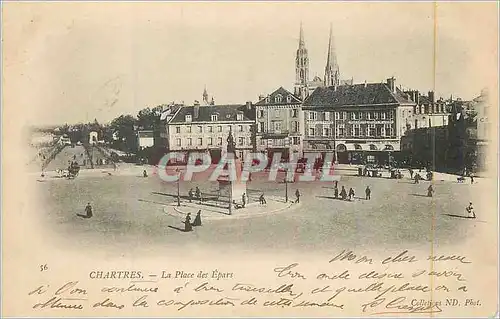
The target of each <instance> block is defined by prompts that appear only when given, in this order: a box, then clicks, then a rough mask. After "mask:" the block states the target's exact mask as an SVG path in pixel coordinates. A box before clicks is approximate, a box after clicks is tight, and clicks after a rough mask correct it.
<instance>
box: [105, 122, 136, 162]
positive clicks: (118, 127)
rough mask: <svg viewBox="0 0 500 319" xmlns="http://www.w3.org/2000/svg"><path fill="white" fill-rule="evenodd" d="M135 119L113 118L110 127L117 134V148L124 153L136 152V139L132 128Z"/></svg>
mask: <svg viewBox="0 0 500 319" xmlns="http://www.w3.org/2000/svg"><path fill="white" fill-rule="evenodd" d="M135 124H136V119H135V118H134V117H133V116H131V115H120V116H119V117H117V118H115V119H114V120H113V121H112V122H111V125H110V127H111V128H112V129H113V132H115V131H116V132H117V133H118V143H117V144H118V145H117V146H118V147H119V148H121V149H122V150H123V151H125V152H129V153H132V152H135V151H136V150H137V139H136V136H135V129H134V126H135Z"/></svg>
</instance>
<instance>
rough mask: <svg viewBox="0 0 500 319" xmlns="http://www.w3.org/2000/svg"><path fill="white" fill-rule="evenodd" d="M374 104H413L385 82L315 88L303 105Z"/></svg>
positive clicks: (404, 95) (399, 91) (403, 94)
mask: <svg viewBox="0 0 500 319" xmlns="http://www.w3.org/2000/svg"><path fill="white" fill-rule="evenodd" d="M374 104H414V103H413V102H411V101H409V100H408V99H407V98H406V94H405V93H403V92H402V91H401V90H399V89H397V88H396V92H391V90H390V89H389V87H388V86H387V85H386V84H385V83H368V84H355V85H340V86H338V87H337V88H336V89H335V87H333V86H330V87H319V88H317V89H316V90H315V91H314V92H313V93H312V94H311V95H310V96H309V97H308V98H307V99H306V100H305V101H304V106H306V107H307V106H309V107H324V106H354V105H360V106H362V105H374Z"/></svg>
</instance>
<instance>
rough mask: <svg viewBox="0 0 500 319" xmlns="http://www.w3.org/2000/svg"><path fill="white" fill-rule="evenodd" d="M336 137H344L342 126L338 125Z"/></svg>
mask: <svg viewBox="0 0 500 319" xmlns="http://www.w3.org/2000/svg"><path fill="white" fill-rule="evenodd" d="M337 131H338V132H337V133H338V134H337V135H338V136H344V133H345V127H344V124H340V125H338V126H337Z"/></svg>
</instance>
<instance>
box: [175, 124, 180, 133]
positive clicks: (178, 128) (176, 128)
mask: <svg viewBox="0 0 500 319" xmlns="http://www.w3.org/2000/svg"><path fill="white" fill-rule="evenodd" d="M180 132H181V127H180V126H176V127H175V133H177V134H179V133H180Z"/></svg>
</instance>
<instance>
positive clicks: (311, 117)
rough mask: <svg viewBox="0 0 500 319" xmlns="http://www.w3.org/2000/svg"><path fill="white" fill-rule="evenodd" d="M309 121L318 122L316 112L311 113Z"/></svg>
mask: <svg viewBox="0 0 500 319" xmlns="http://www.w3.org/2000/svg"><path fill="white" fill-rule="evenodd" d="M309 119H310V120H313V121H315V120H316V112H313V111H310V112H309Z"/></svg>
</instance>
